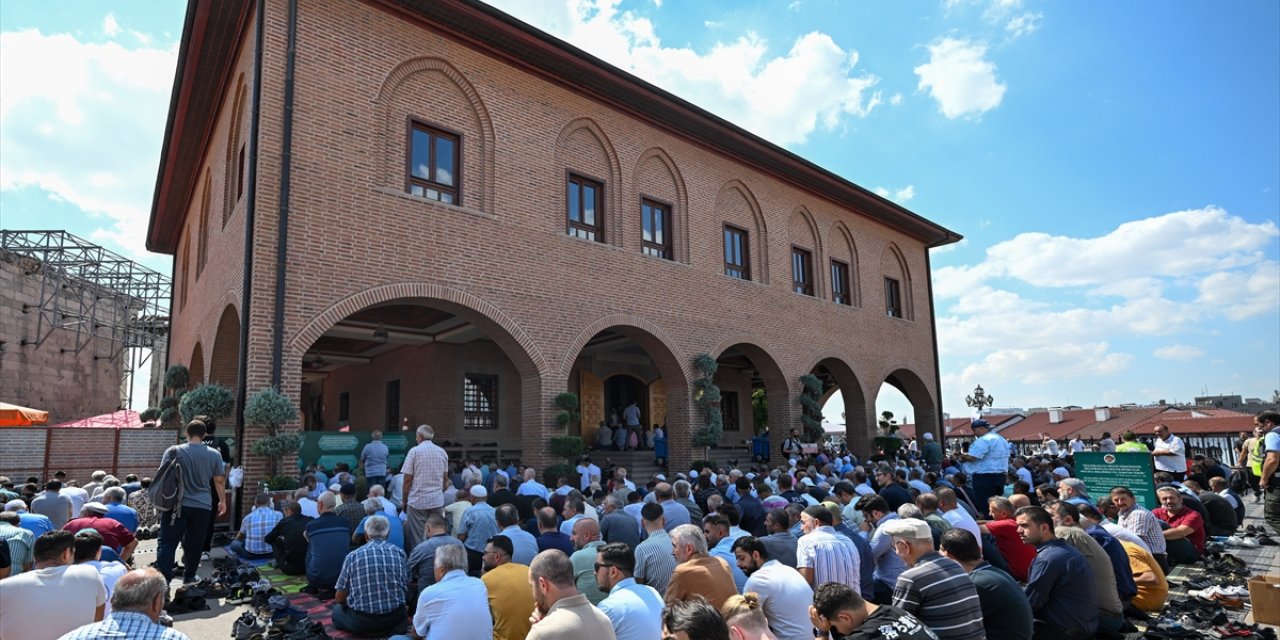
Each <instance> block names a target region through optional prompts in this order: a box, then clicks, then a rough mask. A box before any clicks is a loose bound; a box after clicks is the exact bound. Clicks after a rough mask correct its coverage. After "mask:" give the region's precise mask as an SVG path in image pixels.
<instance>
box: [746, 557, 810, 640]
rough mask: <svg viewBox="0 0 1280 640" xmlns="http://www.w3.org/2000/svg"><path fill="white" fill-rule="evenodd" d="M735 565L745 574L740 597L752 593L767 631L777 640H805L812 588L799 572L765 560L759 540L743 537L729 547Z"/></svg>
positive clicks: (775, 561) (807, 632)
mask: <svg viewBox="0 0 1280 640" xmlns="http://www.w3.org/2000/svg"><path fill="white" fill-rule="evenodd" d="M733 553H734V556H736V557H735V560H736V561H737V565H738V567H739V568H740V569H742V570H743V571H744V572H745V573H746V574H747V585H746V587H745V588H744V591H743V593H755V594H756V598H755V600H756V602H757V603H758V604H759V607H760V609H761V610H762V611H764V617H765V618H767V619H768V627H769V628H770V629H771V630H772V631H773V633H774V634H776V635H777V636H778V637H779V638H784V639H791V638H805V639H806V640H807V638H808V637H809V632H810V630H811V629H810V626H809V617H808V610H809V604H810V603H812V602H813V587H811V586H809V582H808V581H806V580H805V578H804V576H802V575H800V572H799V571H797V570H796V569H794V568H792V567H788V566H787V565H785V564H782V563H780V562H778V561H777V560H772V559H770V558H769V551H768V549H767V548H766V547H765V545H764V543H763V542H762V541H761V540H760V539H759V538H753V537H751V536H747V537H745V538H738V539H737V540H736V541H734V543H733Z"/></svg>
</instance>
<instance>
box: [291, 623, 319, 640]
mask: <svg viewBox="0 0 1280 640" xmlns="http://www.w3.org/2000/svg"><path fill="white" fill-rule="evenodd" d="M285 640H330V638H329V634H327V633H325V631H324V624H322V623H320V622H311V623H309V624H307V625H306V626H305V627H303V628H301V629H299V630H298V631H295V632H293V633H291V634H289V635H287V636H285Z"/></svg>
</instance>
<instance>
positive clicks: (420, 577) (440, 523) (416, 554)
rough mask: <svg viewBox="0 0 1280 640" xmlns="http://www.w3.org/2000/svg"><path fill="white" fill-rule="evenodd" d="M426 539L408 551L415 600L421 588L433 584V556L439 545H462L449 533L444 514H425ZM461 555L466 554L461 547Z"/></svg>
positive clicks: (410, 577)
mask: <svg viewBox="0 0 1280 640" xmlns="http://www.w3.org/2000/svg"><path fill="white" fill-rule="evenodd" d="M425 533H426V539H424V540H423V541H422V542H419V543H418V546H416V547H414V548H413V550H412V551H410V552H409V580H410V583H411V585H414V587H413V588H414V589H415V590H413V591H411V592H410V596H411V597H412V598H413V599H414V600H415V602H416V598H417V595H418V593H419V592H421V590H422V589H426V588H427V587H429V586H431V585H433V584H435V582H436V573H435V558H436V552H437V551H439V550H440V548H441V547H445V546H457V547H462V543H461V542H459V541H458V539H457V538H455V537H453V536H451V535H449V524H448V523H447V522H445V519H444V516H443V515H441V514H438V513H433V514H431V515H429V516H427V530H426V532H425ZM462 553H463V555H466V553H467V552H466V548H465V547H464V548H463V551H462Z"/></svg>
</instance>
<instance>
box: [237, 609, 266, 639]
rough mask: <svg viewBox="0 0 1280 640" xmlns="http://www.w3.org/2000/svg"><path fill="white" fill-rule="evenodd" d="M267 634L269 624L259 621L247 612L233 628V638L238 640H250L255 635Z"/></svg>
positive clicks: (238, 619)
mask: <svg viewBox="0 0 1280 640" xmlns="http://www.w3.org/2000/svg"><path fill="white" fill-rule="evenodd" d="M266 632H267V623H266V622H263V621H262V620H260V619H258V616H255V615H253V614H252V613H250V612H248V611H246V612H245V613H244V614H242V615H241V616H240V617H239V618H236V621H235V623H234V624H233V625H232V626H231V637H233V638H235V639H236V640H249V638H251V637H253V636H254V635H261V634H265V633H266Z"/></svg>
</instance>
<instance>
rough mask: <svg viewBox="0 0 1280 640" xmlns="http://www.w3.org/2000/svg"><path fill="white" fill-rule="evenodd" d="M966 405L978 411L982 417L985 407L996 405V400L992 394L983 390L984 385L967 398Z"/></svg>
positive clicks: (975, 389)
mask: <svg viewBox="0 0 1280 640" xmlns="http://www.w3.org/2000/svg"><path fill="white" fill-rule="evenodd" d="M964 403H965V404H967V405H969V406H971V407H973V408H974V409H977V410H978V415H982V408H983V407H990V406H992V405H993V404H995V398H992V397H991V394H989V393H987V392H986V391H984V390H983V389H982V385H978V386H977V387H976V388H974V390H973V395H971V396H967V397H965V399H964Z"/></svg>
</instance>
